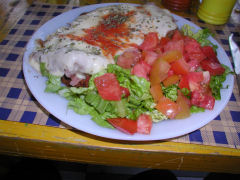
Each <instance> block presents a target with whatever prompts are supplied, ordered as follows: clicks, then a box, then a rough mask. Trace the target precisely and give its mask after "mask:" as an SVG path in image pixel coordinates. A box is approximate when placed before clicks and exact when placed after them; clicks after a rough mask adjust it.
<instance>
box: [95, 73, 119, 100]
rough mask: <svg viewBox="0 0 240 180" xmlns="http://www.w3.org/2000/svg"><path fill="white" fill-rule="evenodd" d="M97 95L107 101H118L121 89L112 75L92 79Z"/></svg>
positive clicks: (106, 74)
mask: <svg viewBox="0 0 240 180" xmlns="http://www.w3.org/2000/svg"><path fill="white" fill-rule="evenodd" d="M94 83H95V85H96V87H97V90H98V93H99V95H100V96H101V97H102V98H103V99H105V100H108V101H120V100H121V95H122V93H121V89H120V85H119V82H118V80H117V77H116V76H115V74H113V73H105V74H103V75H102V76H98V77H96V78H95V79H94Z"/></svg>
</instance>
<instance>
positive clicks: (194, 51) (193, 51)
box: [184, 37, 206, 62]
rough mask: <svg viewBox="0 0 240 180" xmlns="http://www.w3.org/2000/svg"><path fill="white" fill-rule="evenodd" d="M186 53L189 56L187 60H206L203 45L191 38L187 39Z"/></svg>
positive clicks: (185, 41)
mask: <svg viewBox="0 0 240 180" xmlns="http://www.w3.org/2000/svg"><path fill="white" fill-rule="evenodd" d="M184 51H185V53H186V54H187V60H188V59H189V60H198V61H199V62H200V61H202V60H203V59H205V58H206V56H205V55H204V53H203V52H202V49H201V45H200V44H199V43H198V42H197V41H196V40H195V39H193V38H191V37H185V39H184Z"/></svg>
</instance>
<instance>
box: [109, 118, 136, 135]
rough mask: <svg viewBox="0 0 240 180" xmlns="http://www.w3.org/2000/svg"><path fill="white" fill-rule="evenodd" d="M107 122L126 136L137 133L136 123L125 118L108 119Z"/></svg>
mask: <svg viewBox="0 0 240 180" xmlns="http://www.w3.org/2000/svg"><path fill="white" fill-rule="evenodd" d="M107 121H108V122H109V123H110V124H111V125H112V126H113V127H115V128H116V129H118V130H120V131H122V132H124V133H126V134H135V133H136V132H137V121H134V120H131V119H127V118H109V119H107Z"/></svg>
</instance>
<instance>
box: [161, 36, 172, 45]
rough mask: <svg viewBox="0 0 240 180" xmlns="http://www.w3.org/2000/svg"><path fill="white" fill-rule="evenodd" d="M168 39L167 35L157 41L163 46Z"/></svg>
mask: <svg viewBox="0 0 240 180" xmlns="http://www.w3.org/2000/svg"><path fill="white" fill-rule="evenodd" d="M169 41H170V38H168V37H162V38H161V39H160V42H159V46H161V47H163V46H165V45H166V44H167V43H168V42H169Z"/></svg>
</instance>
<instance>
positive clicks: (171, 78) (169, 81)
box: [163, 74, 180, 87]
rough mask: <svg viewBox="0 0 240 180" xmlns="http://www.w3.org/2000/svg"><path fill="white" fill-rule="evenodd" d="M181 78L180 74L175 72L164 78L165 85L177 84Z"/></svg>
mask: <svg viewBox="0 0 240 180" xmlns="http://www.w3.org/2000/svg"><path fill="white" fill-rule="evenodd" d="M179 80H180V77H179V75H176V74H173V75H171V76H168V77H167V78H166V79H164V80H163V85H164V86H166V87H167V86H170V85H173V84H176V83H177V82H178V81H179Z"/></svg>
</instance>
